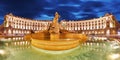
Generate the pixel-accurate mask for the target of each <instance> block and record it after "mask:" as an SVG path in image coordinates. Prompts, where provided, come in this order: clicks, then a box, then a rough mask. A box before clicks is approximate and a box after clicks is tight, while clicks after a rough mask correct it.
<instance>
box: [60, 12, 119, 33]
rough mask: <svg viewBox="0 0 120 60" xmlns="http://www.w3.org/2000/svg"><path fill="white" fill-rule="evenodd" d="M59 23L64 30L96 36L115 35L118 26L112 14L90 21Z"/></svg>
mask: <svg viewBox="0 0 120 60" xmlns="http://www.w3.org/2000/svg"><path fill="white" fill-rule="evenodd" d="M61 23H62V26H63V28H64V29H66V30H70V31H75V32H76V31H77V32H81V33H83V34H97V35H112V34H117V33H118V32H117V31H118V27H119V26H120V24H119V22H117V20H116V19H115V17H114V16H113V15H112V14H106V15H105V16H103V17H100V18H95V19H90V20H79V21H73V20H72V21H62V22H61Z"/></svg>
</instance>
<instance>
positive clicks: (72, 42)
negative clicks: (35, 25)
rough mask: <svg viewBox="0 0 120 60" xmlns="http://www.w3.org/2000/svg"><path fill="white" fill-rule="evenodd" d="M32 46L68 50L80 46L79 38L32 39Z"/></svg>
mask: <svg viewBox="0 0 120 60" xmlns="http://www.w3.org/2000/svg"><path fill="white" fill-rule="evenodd" d="M31 40H32V42H31V44H32V46H34V47H37V48H41V49H45V50H56V51H57V50H68V49H72V48H75V47H77V46H79V44H80V40H79V39H66V40H65V39H60V40H53V41H51V40H39V39H31Z"/></svg>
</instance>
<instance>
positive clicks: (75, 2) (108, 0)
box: [0, 0, 120, 21]
mask: <svg viewBox="0 0 120 60" xmlns="http://www.w3.org/2000/svg"><path fill="white" fill-rule="evenodd" d="M113 2H114V3H113ZM119 10H120V0H115V1H113V0H29V1H28V0H0V16H1V17H2V19H0V21H2V20H3V17H4V15H5V14H7V13H10V12H11V13H13V15H16V16H20V17H25V18H31V19H38V20H44V19H45V20H51V19H52V18H53V17H54V14H55V12H56V11H57V12H58V13H59V14H60V15H61V18H60V20H62V19H66V20H76V19H79V20H82V19H83V20H84V19H92V18H97V17H100V16H103V15H104V14H105V13H107V12H110V13H112V14H114V15H115V16H116V18H117V20H119V21H120V16H119V15H120V12H119Z"/></svg>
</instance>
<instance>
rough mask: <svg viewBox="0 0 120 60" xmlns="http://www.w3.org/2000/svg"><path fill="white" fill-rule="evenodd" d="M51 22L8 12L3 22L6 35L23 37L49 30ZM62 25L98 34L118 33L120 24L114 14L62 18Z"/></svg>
mask: <svg viewBox="0 0 120 60" xmlns="http://www.w3.org/2000/svg"><path fill="white" fill-rule="evenodd" d="M51 23H52V21H51V20H32V19H26V18H22V17H17V16H14V15H12V14H7V15H6V16H5V17H4V23H3V24H2V26H3V27H4V29H3V30H2V32H3V33H4V35H5V36H20V37H21V36H24V35H25V34H29V33H32V32H38V31H42V30H47V29H48V27H49V26H50V24H51ZM60 25H61V29H65V30H69V31H71V32H76V33H83V34H96V35H111V34H117V33H118V32H117V31H118V27H119V26H120V24H119V23H118V22H117V20H116V19H115V17H114V16H113V15H112V14H106V15H105V16H103V17H100V18H95V19H90V20H78V21H73V20H69V21H65V20H62V21H61V22H60Z"/></svg>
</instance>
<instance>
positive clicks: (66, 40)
mask: <svg viewBox="0 0 120 60" xmlns="http://www.w3.org/2000/svg"><path fill="white" fill-rule="evenodd" d="M59 18H60V15H59V14H58V13H57V12H56V13H55V17H54V19H53V21H52V23H51V24H50V26H49V28H48V29H47V30H44V31H39V32H37V33H33V34H28V35H26V36H25V39H27V40H30V39H31V44H32V46H34V47H37V48H40V49H45V50H52V51H60V50H68V49H72V48H75V47H77V46H79V45H80V44H81V43H83V42H85V41H86V40H87V36H86V35H84V34H80V33H72V32H70V31H68V30H65V29H61V27H62V26H61V25H60V24H59V22H58V20H59Z"/></svg>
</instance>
